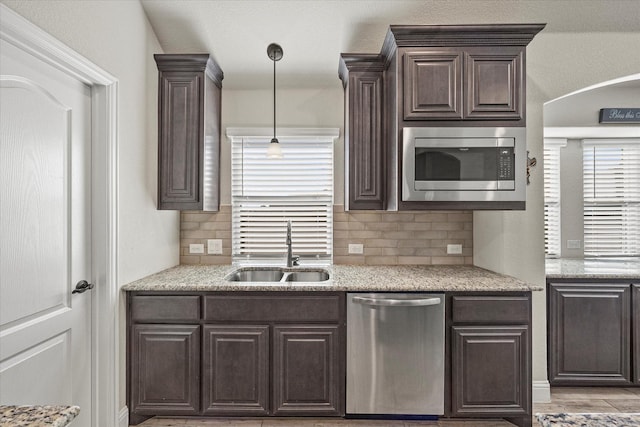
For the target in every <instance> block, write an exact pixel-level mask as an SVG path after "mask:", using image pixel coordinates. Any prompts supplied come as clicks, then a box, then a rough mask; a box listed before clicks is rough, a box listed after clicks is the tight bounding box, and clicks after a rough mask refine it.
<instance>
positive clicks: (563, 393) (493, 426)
mask: <svg viewBox="0 0 640 427" xmlns="http://www.w3.org/2000/svg"><path fill="white" fill-rule="evenodd" d="M537 412H544V413H556V412H570V413H584V412H635V413H638V412H640V388H610V387H589V388H569V387H566V388H565V387H557V388H553V389H552V390H551V402H550V403H534V405H533V413H534V414H535V413H537ZM533 425H534V426H539V424H538V422H537V421H536V420H535V417H534V421H533ZM174 426H180V427H223V426H224V427H236V426H237V427H279V426H282V427H367V426H371V427H419V426H425V427H428V426H432V427H438V426H439V427H503V426H504V427H509V426H512V424H511V423H509V422H506V421H503V420H486V421H478V420H473V421H449V420H446V421H445V420H442V421H372V420H342V419H334V418H333V419H332V418H318V419H310V418H244V419H230V418H225V419H210V418H209V419H206V418H189V419H187V418H161V417H156V418H152V419H150V420H147V421H145V422H144V423H142V424H138V427H174Z"/></svg>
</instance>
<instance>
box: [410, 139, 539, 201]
mask: <svg viewBox="0 0 640 427" xmlns="http://www.w3.org/2000/svg"><path fill="white" fill-rule="evenodd" d="M402 136H403V138H402V200H403V201H452V202H461V201H482V202H490V201H499V202H519V201H523V202H524V201H525V197H526V191H525V186H526V173H527V171H526V167H527V166H526V161H527V159H526V157H527V151H526V140H525V138H526V131H525V128H523V127H464V128H442V127H437V128H436V127H420V128H415V127H414V128H404V129H403V135H402Z"/></svg>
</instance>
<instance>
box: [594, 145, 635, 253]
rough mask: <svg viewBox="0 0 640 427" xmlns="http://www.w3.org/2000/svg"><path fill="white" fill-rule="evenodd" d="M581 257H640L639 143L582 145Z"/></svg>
mask: <svg viewBox="0 0 640 427" xmlns="http://www.w3.org/2000/svg"><path fill="white" fill-rule="evenodd" d="M583 185H584V254H585V256H638V255H640V140H634V141H631V140H625V141H624V142H620V141H619V140H589V141H586V140H585V142H584V145H583Z"/></svg>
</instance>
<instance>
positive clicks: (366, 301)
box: [352, 297, 441, 307]
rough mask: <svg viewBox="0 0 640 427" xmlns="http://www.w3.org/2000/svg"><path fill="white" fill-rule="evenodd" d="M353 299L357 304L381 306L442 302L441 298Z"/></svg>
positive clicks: (412, 305)
mask: <svg viewBox="0 0 640 427" xmlns="http://www.w3.org/2000/svg"><path fill="white" fill-rule="evenodd" d="M352 301H353V302H354V303H356V304H362V305H371V306H381V307H424V306H428V305H438V304H440V302H441V300H440V298H414V299H396V298H368V297H353V299H352Z"/></svg>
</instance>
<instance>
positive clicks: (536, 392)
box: [532, 381, 551, 403]
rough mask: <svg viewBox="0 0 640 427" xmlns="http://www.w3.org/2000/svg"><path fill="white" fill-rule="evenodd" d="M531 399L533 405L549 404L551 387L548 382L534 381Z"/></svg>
mask: <svg viewBox="0 0 640 427" xmlns="http://www.w3.org/2000/svg"><path fill="white" fill-rule="evenodd" d="M532 397H533V403H549V402H551V385H550V384H549V381H534V382H533V394H532Z"/></svg>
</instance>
